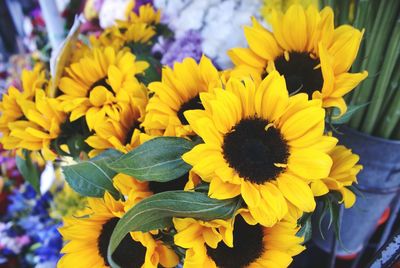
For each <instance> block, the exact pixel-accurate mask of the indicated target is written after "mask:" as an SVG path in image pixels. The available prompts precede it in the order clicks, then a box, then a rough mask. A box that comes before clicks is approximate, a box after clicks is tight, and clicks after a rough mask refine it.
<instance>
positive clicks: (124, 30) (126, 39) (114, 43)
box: [89, 22, 156, 50]
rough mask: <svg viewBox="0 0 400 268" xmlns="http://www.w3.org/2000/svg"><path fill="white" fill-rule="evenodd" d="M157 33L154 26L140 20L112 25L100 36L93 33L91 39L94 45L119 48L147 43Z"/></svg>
mask: <svg viewBox="0 0 400 268" xmlns="http://www.w3.org/2000/svg"><path fill="white" fill-rule="evenodd" d="M155 34H156V32H155V30H154V28H153V27H152V26H150V25H148V24H146V23H141V22H138V23H129V24H127V25H126V26H119V25H115V26H112V27H110V28H107V29H105V30H104V31H103V32H102V33H101V34H100V35H99V36H98V37H97V36H95V35H91V36H90V37H89V39H90V43H91V45H92V46H93V47H104V46H111V47H113V48H114V49H117V50H118V49H120V48H121V47H123V46H124V45H127V44H129V43H140V44H147V43H149V42H150V41H151V39H152V38H153V37H154V36H155Z"/></svg>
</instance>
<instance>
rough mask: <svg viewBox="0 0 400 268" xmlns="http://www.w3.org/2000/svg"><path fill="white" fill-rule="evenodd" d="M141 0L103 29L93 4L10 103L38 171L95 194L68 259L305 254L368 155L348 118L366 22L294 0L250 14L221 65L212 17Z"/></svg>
mask: <svg viewBox="0 0 400 268" xmlns="http://www.w3.org/2000/svg"><path fill="white" fill-rule="evenodd" d="M239 2H240V1H239ZM135 10H136V11H132V12H130V13H129V15H128V17H127V20H117V21H116V23H115V24H112V26H109V27H107V28H105V29H104V30H102V31H101V32H99V33H86V34H81V33H80V22H79V19H77V20H76V23H75V25H74V27H73V28H72V30H71V32H70V34H69V36H68V37H67V39H66V41H65V42H64V43H63V45H62V47H61V48H60V49H59V50H58V53H57V54H56V55H55V56H54V60H53V61H52V64H51V66H50V67H51V68H50V69H51V72H50V71H49V68H48V66H46V65H45V64H37V65H35V67H34V68H33V69H32V70H25V71H24V72H23V74H22V78H21V80H22V81H21V84H22V87H21V89H20V90H19V89H17V88H15V87H10V88H9V89H8V91H7V92H6V93H5V94H4V96H3V99H2V101H1V103H0V110H1V117H0V129H1V132H2V133H3V136H2V138H1V143H2V144H3V146H4V148H6V149H8V150H16V151H17V154H18V159H19V160H18V161H19V163H20V166H21V167H22V168H23V170H25V171H26V174H27V176H25V177H26V178H29V180H30V182H31V183H32V184H33V185H38V179H39V177H38V176H34V175H32V174H35V173H34V170H35V169H36V163H37V161H43V160H46V161H53V162H54V163H55V164H56V165H61V166H62V170H63V175H64V177H65V180H66V182H67V183H68V184H69V186H70V187H71V188H72V189H73V190H74V191H76V192H77V193H79V194H80V195H82V196H86V197H87V206H86V207H85V208H84V209H82V210H80V211H79V212H77V213H74V215H71V216H69V217H65V218H64V219H63V226H62V227H61V228H60V229H59V231H60V233H61V234H62V236H63V238H64V240H65V242H66V243H65V245H64V247H63V249H62V250H61V253H62V254H63V256H62V257H61V259H60V261H59V262H58V267H82V268H87V267H109V266H111V267H146V268H147V267H159V266H162V267H175V266H177V265H178V264H179V263H180V264H182V265H183V267H287V266H289V264H290V263H291V262H292V258H293V256H295V255H297V254H299V253H300V252H302V251H303V250H305V246H304V243H305V241H307V240H308V239H309V237H310V231H311V216H312V215H313V212H314V211H315V209H316V203H317V201H318V202H321V203H322V204H323V208H324V209H325V210H326V211H328V212H329V213H330V214H331V216H332V218H333V219H335V218H336V217H337V215H338V211H339V206H340V204H341V203H343V204H344V206H345V207H346V208H349V207H351V206H352V205H353V204H354V202H355V199H356V195H355V191H356V189H355V188H354V186H353V184H354V183H356V182H357V179H356V175H357V173H358V172H359V171H360V170H361V168H362V167H361V165H359V164H357V163H358V160H359V157H358V156H357V155H355V154H353V153H352V152H351V150H350V149H348V148H346V147H344V146H342V145H338V138H336V137H335V135H333V133H335V131H336V130H335V127H334V125H335V123H338V122H340V120H343V118H344V117H346V116H348V113H347V112H346V111H347V104H346V101H345V100H344V96H345V95H346V94H347V93H348V92H350V91H351V90H353V89H354V88H355V87H356V86H357V85H358V84H359V83H360V82H361V81H362V80H364V79H365V78H366V77H367V72H366V71H362V72H359V73H351V72H350V71H349V70H350V68H351V66H352V63H353V61H354V60H355V58H356V56H357V52H358V50H359V46H360V42H361V40H362V36H363V31H362V30H358V29H356V28H353V27H351V26H349V25H342V26H335V25H334V14H333V10H332V9H331V8H329V7H326V8H324V9H322V10H321V11H318V9H317V8H316V7H315V6H313V5H310V6H309V7H307V8H304V7H302V6H300V5H291V6H290V7H289V8H288V9H287V11H285V12H281V11H279V10H273V11H272V12H271V14H270V15H269V16H268V20H269V23H270V25H271V27H270V28H266V27H264V26H263V24H262V23H261V21H260V20H258V19H257V18H252V25H247V26H244V34H242V33H239V30H240V28H238V29H237V32H236V33H235V34H237V35H242V36H244V37H245V40H246V42H247V45H246V46H243V47H236V48H232V49H230V50H228V51H227V54H228V55H229V58H230V60H231V62H232V63H233V65H232V66H233V67H232V68H226V69H220V67H217V65H215V63H213V59H215V57H212V58H210V57H208V56H207V54H206V53H202V52H205V51H203V50H202V49H201V47H200V46H199V45H198V44H199V43H200V42H202V38H204V36H202V35H199V34H198V32H197V31H196V30H193V29H189V31H188V32H186V33H184V34H181V35H180V36H178V35H176V36H173V33H174V32H173V31H171V29H169V28H168V26H167V25H166V24H164V23H162V22H161V21H162V20H161V16H162V14H161V11H160V10H157V9H155V8H154V7H153V6H152V5H150V4H146V5H142V6H140V8H136V9H135ZM182 40H185V41H182ZM183 52H184V53H187V54H186V55H185V56H186V57H185V56H182V55H183V54H182V53H183ZM187 56H188V57H187ZM174 61H177V62H175V63H173V62H174ZM163 64H166V65H164V66H163ZM221 65H223V64H219V65H218V66H221ZM333 225H334V227H335V228H338V224H337V223H336V222H335V220H334V224H333Z"/></svg>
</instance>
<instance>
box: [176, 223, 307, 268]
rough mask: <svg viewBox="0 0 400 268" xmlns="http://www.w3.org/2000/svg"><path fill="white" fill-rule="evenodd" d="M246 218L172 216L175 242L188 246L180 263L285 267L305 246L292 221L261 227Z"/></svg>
mask: <svg viewBox="0 0 400 268" xmlns="http://www.w3.org/2000/svg"><path fill="white" fill-rule="evenodd" d="M247 220H248V218H247V217H242V215H238V216H236V218H235V220H234V224H233V219H231V220H227V221H223V220H213V221H210V222H204V221H199V220H194V219H190V218H184V219H179V218H174V219H173V222H174V226H175V228H176V230H177V234H176V235H175V237H174V242H175V244H176V245H178V246H180V247H183V248H186V249H187V250H186V256H185V261H184V264H183V267H184V268H190V267H210V268H211V267H279V268H280V267H288V266H289V264H290V263H291V262H292V256H294V255H297V254H299V253H300V252H302V251H303V250H304V247H303V246H301V245H300V244H301V243H302V242H303V238H301V237H297V236H296V233H297V231H298V230H299V228H298V227H297V224H296V222H295V221H294V222H290V221H281V222H278V223H277V224H275V225H274V226H273V227H263V226H262V225H260V224H257V223H254V222H252V221H250V222H248V221H247Z"/></svg>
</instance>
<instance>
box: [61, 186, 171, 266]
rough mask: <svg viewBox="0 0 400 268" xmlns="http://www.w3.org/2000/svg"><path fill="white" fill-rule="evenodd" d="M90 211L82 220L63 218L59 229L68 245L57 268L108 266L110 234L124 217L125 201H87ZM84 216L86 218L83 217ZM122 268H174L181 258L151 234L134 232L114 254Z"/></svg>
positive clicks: (105, 198) (105, 197)
mask: <svg viewBox="0 0 400 268" xmlns="http://www.w3.org/2000/svg"><path fill="white" fill-rule="evenodd" d="M88 205H89V209H88V210H85V211H83V212H82V213H81V215H82V216H81V217H72V218H65V219H64V226H63V227H62V228H60V229H59V231H60V233H61V234H62V236H63V238H64V239H65V240H67V241H68V243H67V244H66V245H65V246H64V247H63V249H62V250H61V252H62V253H64V254H65V255H64V256H63V257H62V258H61V259H60V261H59V262H58V265H57V267H59V268H63V267H68V268H69V267H77V268H80V267H82V268H87V267H96V268H97V267H99V268H101V267H109V264H108V261H107V248H108V244H109V242H110V237H111V234H112V232H113V230H114V228H115V226H116V224H117V223H118V220H119V218H120V217H121V216H122V215H123V214H124V212H125V210H126V208H125V205H124V203H123V202H121V201H115V200H114V199H113V198H112V197H111V196H110V195H109V194H108V193H106V195H105V196H104V199H100V198H88ZM83 215H86V217H85V216H83ZM112 257H113V260H114V261H115V262H116V263H117V264H118V265H119V266H121V267H144V268H150V267H154V268H156V267H158V265H159V264H161V265H163V266H164V267H175V265H176V264H177V263H178V257H177V255H176V254H175V253H174V251H173V250H172V249H170V248H169V247H167V246H165V245H164V244H162V242H161V241H157V240H155V239H154V238H153V237H152V235H151V233H142V232H131V233H130V234H128V235H126V236H125V238H124V239H123V240H122V242H121V243H120V245H119V246H118V247H117V249H116V251H115V252H114V254H113V255H112Z"/></svg>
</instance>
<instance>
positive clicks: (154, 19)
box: [120, 4, 161, 25]
mask: <svg viewBox="0 0 400 268" xmlns="http://www.w3.org/2000/svg"><path fill="white" fill-rule="evenodd" d="M160 20H161V12H160V10H155V9H154V7H153V6H152V5H151V4H147V5H142V6H140V7H139V13H138V14H136V13H135V12H131V13H130V14H129V20H128V21H127V22H120V23H121V25H124V24H123V23H125V24H127V23H132V22H133V23H137V22H143V23H146V24H149V25H155V24H159V23H160Z"/></svg>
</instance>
